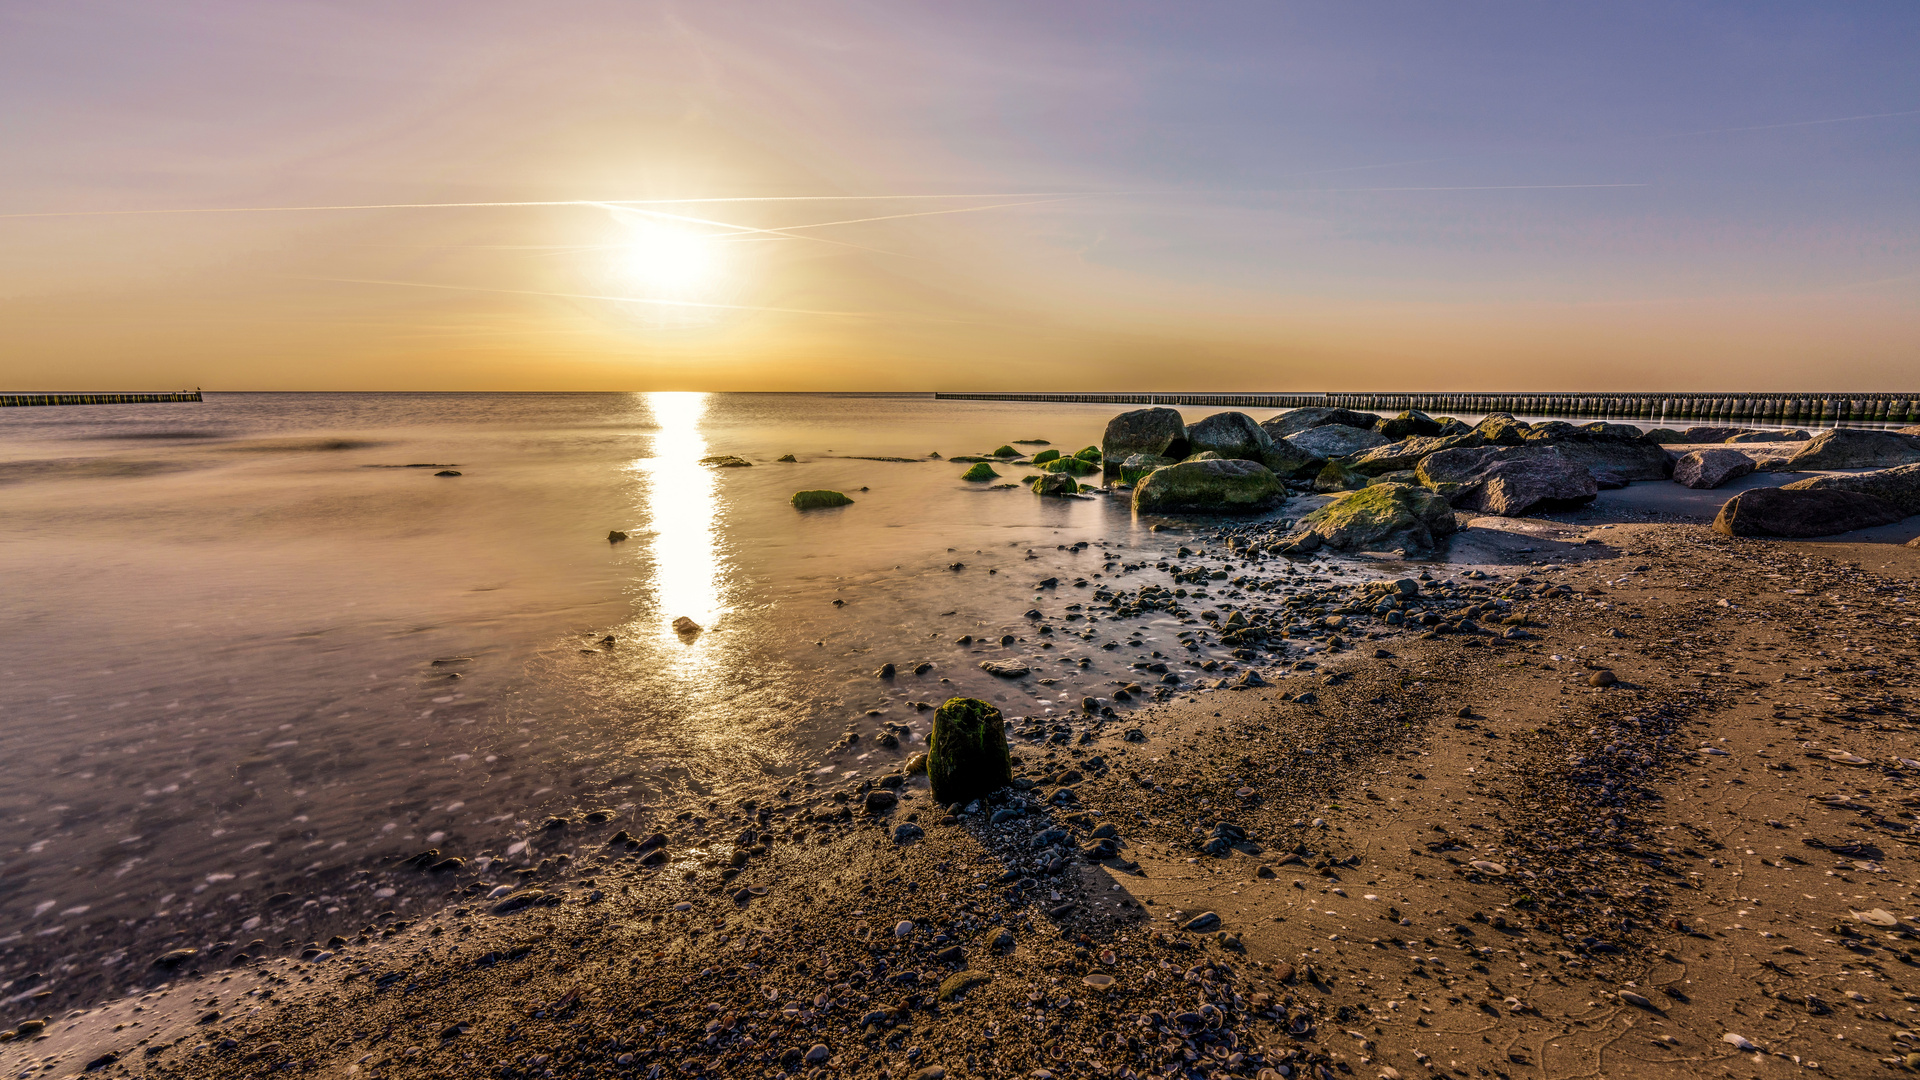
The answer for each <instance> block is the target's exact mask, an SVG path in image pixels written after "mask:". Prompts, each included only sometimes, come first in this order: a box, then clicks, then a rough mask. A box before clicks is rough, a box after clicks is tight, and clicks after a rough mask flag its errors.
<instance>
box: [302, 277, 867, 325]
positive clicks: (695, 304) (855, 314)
mask: <svg viewBox="0 0 1920 1080" xmlns="http://www.w3.org/2000/svg"><path fill="white" fill-rule="evenodd" d="M308 280H310V281H332V282H338V283H340V284H344V285H402V286H405V287H407V288H409V289H444V290H446V291H448V292H481V293H504V294H506V295H509V296H552V297H559V298H561V299H566V300H611V301H614V302H616V303H622V304H657V305H660V306H662V307H691V308H721V309H724V310H727V311H774V312H779V313H781V314H785V315H833V316H839V317H841V318H849V319H872V318H878V316H877V315H875V314H874V313H873V312H870V311H820V310H817V309H814V308H785V307H755V306H753V305H751V304H712V303H702V302H701V301H698V300H659V299H655V298H653V297H647V296H600V295H597V294H594V293H564V292H543V291H540V290H537V289H489V288H484V287H482V286H478V285H435V284H432V283H430V282H425V281H385V280H382V279H379V278H309V279H308Z"/></svg>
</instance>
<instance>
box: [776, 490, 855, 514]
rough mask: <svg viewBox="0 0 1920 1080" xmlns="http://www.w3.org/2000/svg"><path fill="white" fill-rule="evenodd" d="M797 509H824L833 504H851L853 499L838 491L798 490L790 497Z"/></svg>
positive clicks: (789, 500)
mask: <svg viewBox="0 0 1920 1080" xmlns="http://www.w3.org/2000/svg"><path fill="white" fill-rule="evenodd" d="M787 501H788V502H790V503H792V504H793V508H794V509H795V510H824V509H826V508H828V507H832V506H851V505H853V500H852V499H849V498H847V497H846V496H845V495H843V494H841V493H840V492H838V491H796V492H794V493H793V498H791V499H788V500H787Z"/></svg>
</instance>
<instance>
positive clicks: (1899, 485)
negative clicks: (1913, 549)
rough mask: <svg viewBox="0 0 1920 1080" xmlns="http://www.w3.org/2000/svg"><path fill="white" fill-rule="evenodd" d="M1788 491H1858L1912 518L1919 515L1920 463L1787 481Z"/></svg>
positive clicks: (1786, 488)
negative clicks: (1789, 482) (1867, 471)
mask: <svg viewBox="0 0 1920 1080" xmlns="http://www.w3.org/2000/svg"><path fill="white" fill-rule="evenodd" d="M1782 490H1785V491H1809V490H1811V491H1857V492H1859V493H1860V494H1862V495H1871V496H1873V497H1874V498H1876V499H1879V500H1880V501H1881V502H1884V503H1888V504H1890V505H1892V506H1893V507H1894V508H1895V509H1897V510H1901V511H1903V512H1905V513H1906V514H1907V515H1908V516H1909V517H1911V516H1912V515H1914V514H1920V464H1914V465H1900V466H1897V467H1895V468H1891V469H1879V470H1876V471H1874V472H1869V473H1853V474H1851V475H1840V476H1813V477H1808V478H1807V479H1805V480H1796V481H1794V482H1793V483H1791V484H1788V485H1787V486H1786V487H1785V488H1783V489H1782Z"/></svg>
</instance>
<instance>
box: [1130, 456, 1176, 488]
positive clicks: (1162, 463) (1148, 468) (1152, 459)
mask: <svg viewBox="0 0 1920 1080" xmlns="http://www.w3.org/2000/svg"><path fill="white" fill-rule="evenodd" d="M1175 460H1176V459H1174V458H1170V457H1161V456H1160V455H1159V454H1129V455H1127V457H1126V459H1125V460H1124V461H1122V462H1121V463H1120V480H1121V482H1123V483H1128V484H1132V483H1137V482H1138V481H1139V480H1140V479H1141V478H1143V477H1145V476H1146V475H1147V474H1148V473H1150V472H1152V471H1153V470H1155V469H1164V468H1166V467H1167V466H1169V465H1172V464H1174V463H1175Z"/></svg>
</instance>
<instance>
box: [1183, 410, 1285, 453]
mask: <svg viewBox="0 0 1920 1080" xmlns="http://www.w3.org/2000/svg"><path fill="white" fill-rule="evenodd" d="M1187 450H1188V452H1189V453H1194V454H1197V453H1199V452H1201V451H1203V450H1211V451H1213V452H1214V453H1216V454H1219V455H1220V456H1221V457H1223V458H1238V459H1239V460H1241V461H1258V462H1260V463H1261V464H1265V463H1266V459H1267V455H1268V454H1270V453H1272V452H1273V436H1271V435H1269V434H1267V433H1266V432H1265V431H1264V430H1262V429H1261V427H1260V425H1259V424H1257V423H1255V422H1254V419H1253V417H1251V416H1248V415H1247V414H1246V413H1242V412H1222V413H1214V414H1213V415H1212V416H1209V417H1207V418H1206V419H1204V420H1201V421H1200V422H1198V423H1196V424H1193V425H1192V426H1190V427H1188V428H1187Z"/></svg>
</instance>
